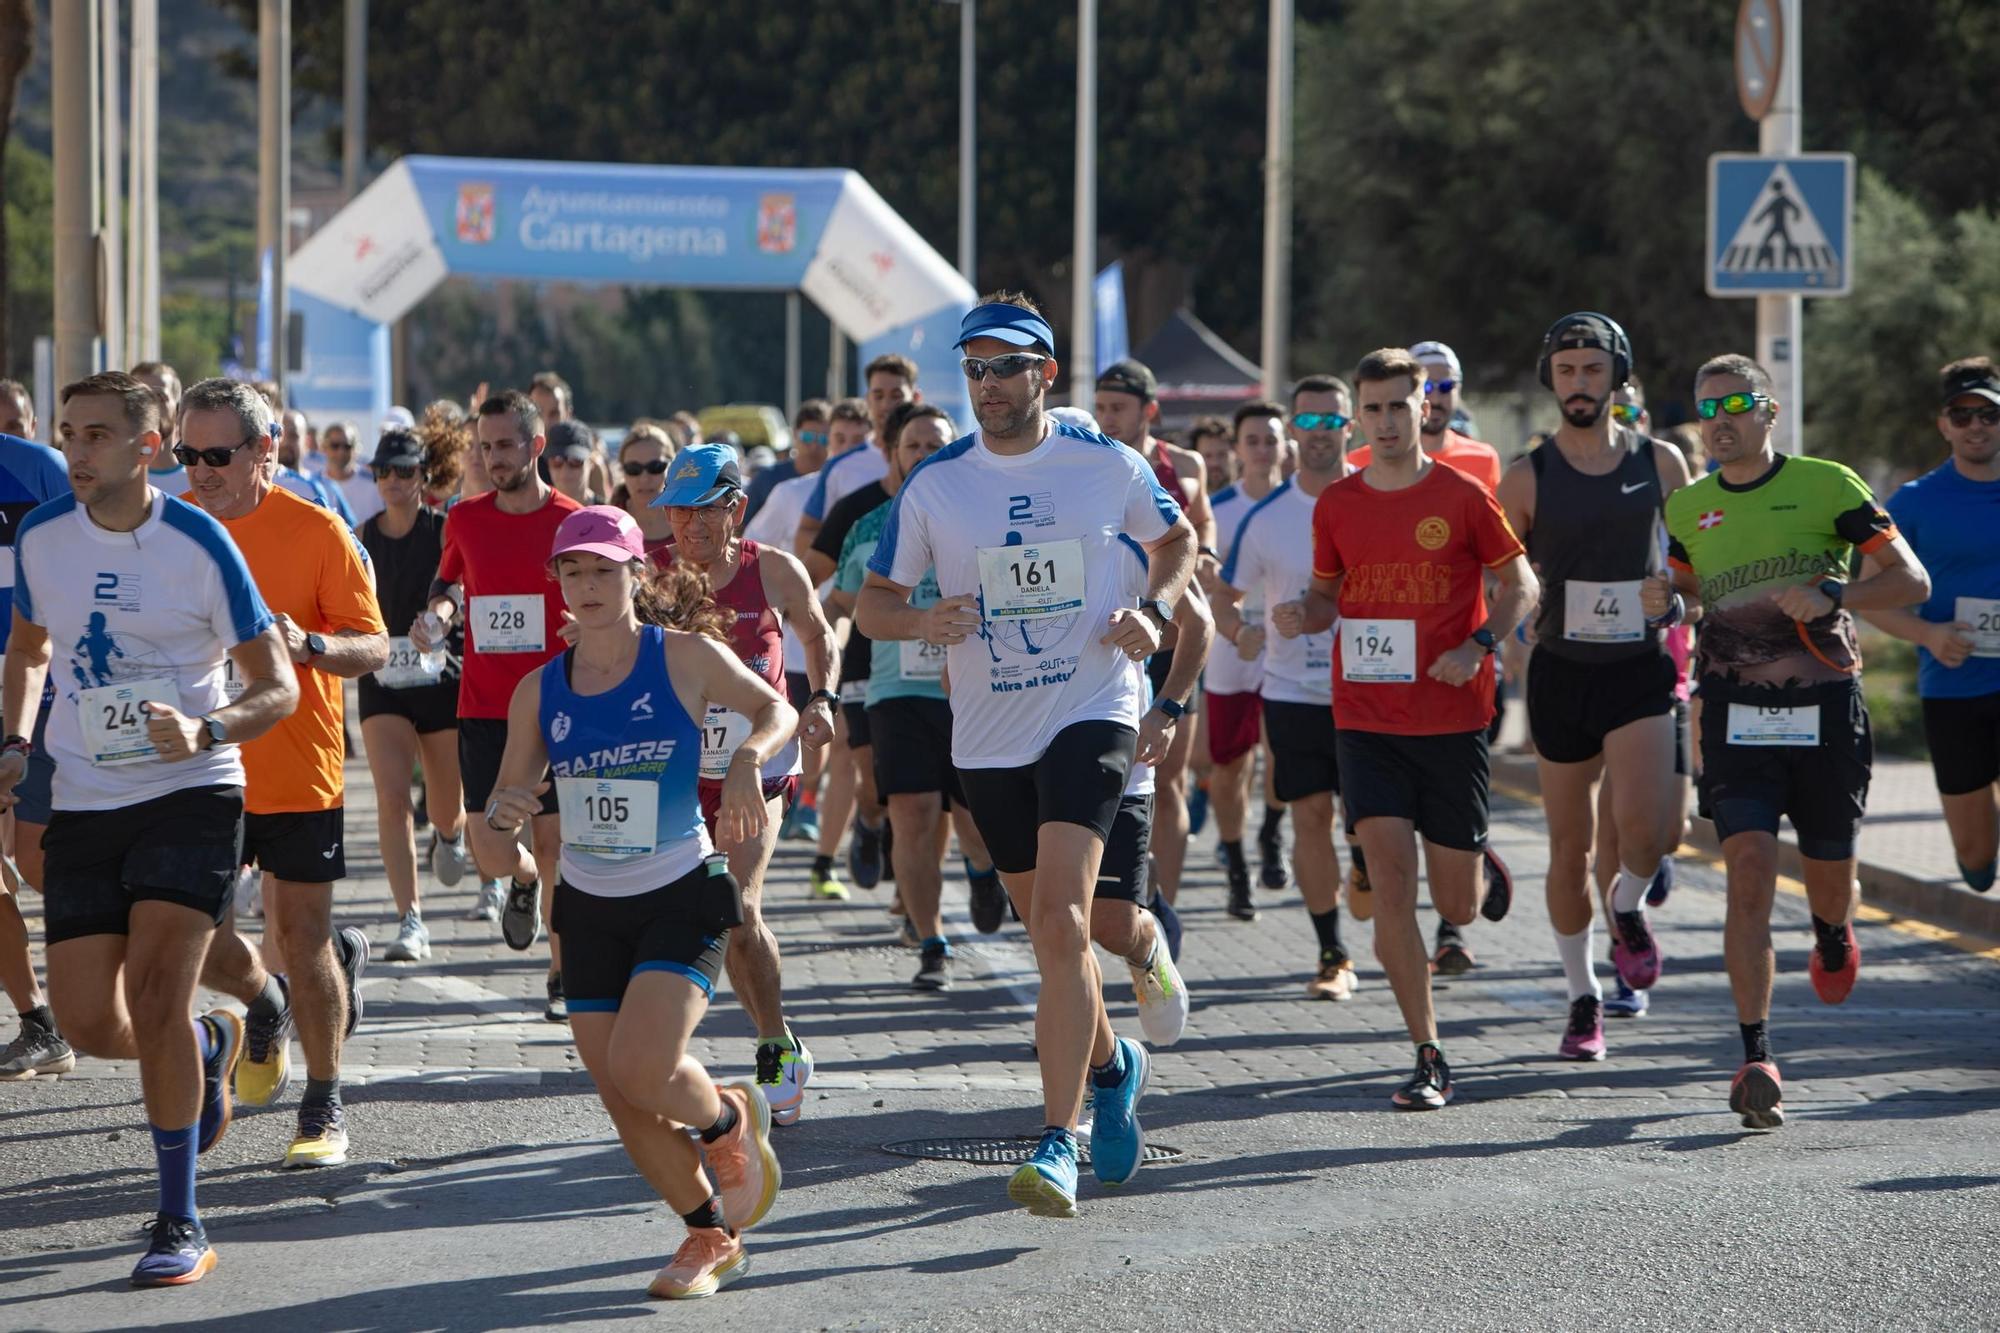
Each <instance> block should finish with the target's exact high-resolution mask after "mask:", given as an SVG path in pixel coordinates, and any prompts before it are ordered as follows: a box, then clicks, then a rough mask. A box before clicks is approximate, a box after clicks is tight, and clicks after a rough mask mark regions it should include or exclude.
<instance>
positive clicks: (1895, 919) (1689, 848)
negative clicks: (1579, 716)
mask: <svg viewBox="0 0 2000 1333" xmlns="http://www.w3.org/2000/svg"><path fill="white" fill-rule="evenodd" d="M1493 790H1494V791H1496V792H1499V793H1500V794H1501V795H1503V796H1506V797H1509V798H1511V799H1513V800H1516V801H1520V802H1523V803H1524V804H1527V805H1534V806H1539V805H1541V803H1542V794H1541V793H1540V792H1538V791H1535V790H1534V789H1532V788H1529V787H1523V786H1519V785H1517V784H1515V783H1512V782H1504V781H1501V780H1499V779H1497V778H1496V779H1494V781H1493ZM1675 855H1677V856H1683V857H1692V858H1693V859H1695V860H1697V861H1700V862H1702V863H1704V864H1706V865H1709V866H1713V867H1714V868H1715V869H1717V870H1722V869H1724V867H1723V863H1722V858H1721V857H1719V856H1717V855H1715V854H1714V853H1712V852H1710V851H1707V850H1706V849H1704V848H1701V847H1696V846H1693V845H1692V844H1688V843H1683V844H1681V847H1680V849H1679V850H1678V851H1677V852H1676V853H1675ZM1778 891H1779V892H1780V893H1787V894H1790V895H1791V896H1792V897H1794V898H1803V897H1805V896H1806V886H1805V885H1804V884H1803V883H1801V882H1800V881H1798V880H1796V879H1793V878H1792V877H1791V876H1790V875H1779V876H1778ZM1854 915H1855V916H1856V918H1857V919H1859V920H1862V921H1867V922H1870V923H1873V924H1875V925H1884V926H1887V927H1888V928H1889V929H1891V930H1895V931H1900V932H1902V933H1903V934H1905V935H1913V936H1915V937H1916V938H1918V939H1920V940H1927V941H1929V942H1930V943H1932V944H1944V945H1948V946H1950V947H1951V948H1954V949H1957V950H1959V951H1960V952H1961V953H1969V954H1971V955H1972V956H1973V957H1975V958H1983V959H1985V960H1986V961H1988V962H1990V963H2000V944H1995V943H1994V942H1993V941H1991V940H1989V939H1985V938H1983V937H1982V936H1978V935H1968V934H1966V933H1965V932H1964V931H1961V930H1952V929H1950V928H1948V927H1945V926H1934V925H1932V924H1931V923H1930V922H1928V921H1919V920H1918V919H1916V918H1915V917H1909V916H1897V915H1896V914H1895V913H1893V912H1885V911H1883V910H1882V909H1881V908H1879V907H1876V906H1875V905H1873V904H1872V903H1865V902H1864V903H1858V904H1856V905H1855V909H1854Z"/></svg>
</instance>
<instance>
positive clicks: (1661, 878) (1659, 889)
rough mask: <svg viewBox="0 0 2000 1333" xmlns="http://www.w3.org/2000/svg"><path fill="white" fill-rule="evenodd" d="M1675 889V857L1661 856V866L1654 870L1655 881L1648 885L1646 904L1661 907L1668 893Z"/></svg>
mask: <svg viewBox="0 0 2000 1333" xmlns="http://www.w3.org/2000/svg"><path fill="white" fill-rule="evenodd" d="M1673 891H1674V858H1673V857H1671V856H1663V857H1661V858H1660V868H1659V869H1658V870H1655V871H1654V872H1653V882H1652V883H1651V884H1648V885H1647V886H1646V906H1648V907H1659V906H1661V905H1662V904H1664V903H1665V902H1666V901H1667V895H1668V894H1670V893H1672V892H1673Z"/></svg>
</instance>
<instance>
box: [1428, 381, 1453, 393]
mask: <svg viewBox="0 0 2000 1333" xmlns="http://www.w3.org/2000/svg"><path fill="white" fill-rule="evenodd" d="M1457 387H1458V381H1457V380H1425V381H1424V392H1425V393H1450V392H1451V391H1452V390H1453V389H1456V388H1457Z"/></svg>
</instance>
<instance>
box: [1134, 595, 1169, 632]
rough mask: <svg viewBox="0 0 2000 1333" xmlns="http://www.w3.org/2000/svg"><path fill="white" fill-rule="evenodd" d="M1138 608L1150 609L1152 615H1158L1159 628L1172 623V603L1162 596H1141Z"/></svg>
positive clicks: (1142, 609)
mask: <svg viewBox="0 0 2000 1333" xmlns="http://www.w3.org/2000/svg"><path fill="white" fill-rule="evenodd" d="M1139 609H1140V610H1141V611H1151V612H1152V613H1153V614H1154V615H1156V616H1158V617H1159V618H1160V628H1161V629H1165V628H1166V627H1167V626H1169V625H1171V624H1173V623H1174V604H1173V603H1172V602H1170V601H1168V600H1167V599H1166V598H1164V597H1152V598H1147V597H1141V598H1140V599H1139Z"/></svg>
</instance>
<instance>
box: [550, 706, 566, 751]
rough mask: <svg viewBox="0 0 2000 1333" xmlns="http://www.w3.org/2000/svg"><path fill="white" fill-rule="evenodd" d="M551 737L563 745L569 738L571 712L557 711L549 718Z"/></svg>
mask: <svg viewBox="0 0 2000 1333" xmlns="http://www.w3.org/2000/svg"><path fill="white" fill-rule="evenodd" d="M549 739H550V740H552V741H554V742H555V743H556V744H557V745H561V744H562V743H563V742H564V741H566V740H568V739H569V714H568V713H557V714H556V715H555V716H554V717H552V718H550V719H549Z"/></svg>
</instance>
